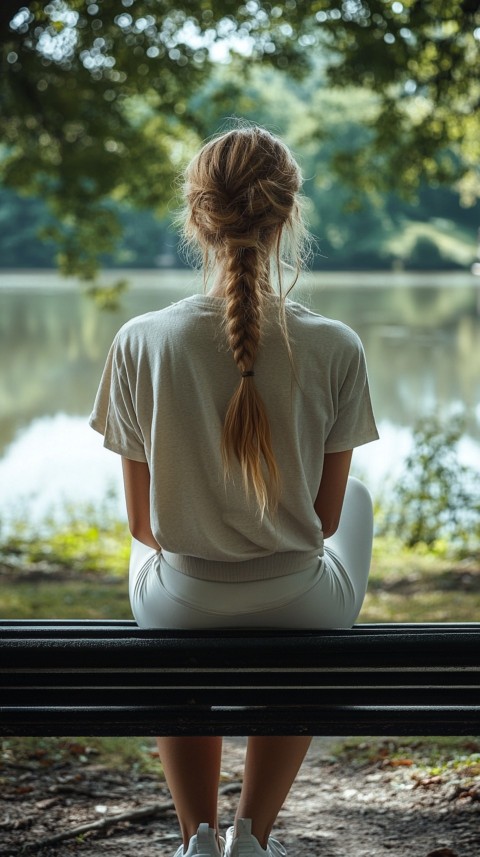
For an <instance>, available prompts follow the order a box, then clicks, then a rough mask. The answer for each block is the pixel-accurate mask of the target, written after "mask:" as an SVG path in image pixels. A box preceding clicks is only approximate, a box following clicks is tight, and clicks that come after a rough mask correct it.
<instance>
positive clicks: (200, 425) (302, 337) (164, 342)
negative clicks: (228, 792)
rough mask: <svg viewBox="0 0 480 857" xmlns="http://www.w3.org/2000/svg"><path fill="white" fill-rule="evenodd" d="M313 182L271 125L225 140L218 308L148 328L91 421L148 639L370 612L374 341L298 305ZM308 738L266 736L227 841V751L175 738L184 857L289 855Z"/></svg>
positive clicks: (214, 281)
mask: <svg viewBox="0 0 480 857" xmlns="http://www.w3.org/2000/svg"><path fill="white" fill-rule="evenodd" d="M300 187H301V174H300V170H299V167H298V165H297V163H296V162H295V160H294V158H293V157H292V155H291V153H290V151H289V150H288V149H287V147H286V146H285V145H284V144H283V143H282V142H281V141H280V140H279V139H278V138H276V137H275V136H273V135H272V134H270V133H269V132H267V131H265V130H263V129H262V128H259V127H256V126H253V127H252V126H241V127H238V128H236V129H234V130H231V131H229V132H227V133H224V134H221V135H220V136H218V137H217V138H215V139H213V140H211V141H210V142H208V143H207V144H206V145H205V146H204V147H203V148H202V149H201V151H200V152H199V153H198V155H197V156H196V157H195V158H194V159H193V161H192V162H191V163H190V165H189V166H188V168H187V171H186V177H185V200H186V206H185V214H184V236H185V238H186V240H187V242H189V243H190V244H191V245H195V246H196V247H197V248H199V249H200V251H201V254H202V256H203V263H204V271H205V289H204V292H205V293H204V294H197V295H193V296H192V297H188V298H185V299H183V300H180V301H178V302H177V303H174V304H172V305H171V306H169V307H167V308H166V309H163V310H160V311H158V312H151V313H147V314H146V315H142V316H139V317H137V318H134V319H132V320H131V321H129V322H127V323H126V324H125V325H124V326H123V327H122V329H121V330H120V331H119V333H118V334H117V336H116V337H115V340H114V343H113V345H112V348H111V350H110V353H109V356H108V359H107V363H106V367H105V370H104V373H103V377H102V380H101V384H100V389H99V392H98V395H97V399H96V402H95V406H94V411H93V414H92V417H91V425H92V426H93V428H94V429H96V430H97V431H99V432H101V433H102V434H103V435H104V438H105V446H106V447H107V448H108V449H111V450H113V451H114V452H117V453H119V454H120V455H121V456H122V460H123V474H124V482H125V494H126V503H127V511H128V519H129V525H130V530H131V532H132V535H133V537H134V538H133V545H132V553H131V563H130V599H131V605H132V611H133V614H134V616H135V619H136V620H137V622H138V624H139V626H140V627H142V628H191V629H207V628H208V629H212V628H277V629H278V628H290V629H320V628H345V627H350V626H351V625H352V624H353V623H354V621H355V619H356V617H357V615H358V613H359V611H360V608H361V605H362V601H363V599H364V595H365V590H366V586H367V579H368V572H369V566H370V558H371V545H372V529H373V523H372V504H371V500H370V496H369V494H368V492H367V490H366V488H365V487H364V486H363V485H362V483H361V482H359V481H358V480H356V479H352V478H350V479H349V477H348V473H349V468H350V461H351V456H352V449H353V447H355V446H359V445H361V444H364V443H368V442H369V441H372V440H375V439H376V438H377V432H376V428H375V423H374V418H373V415H372V409H371V404H370V397H369V391H368V382H367V372H366V367H365V359H364V354H363V349H362V345H361V343H360V341H359V338H358V336H357V335H356V334H355V333H354V332H353V331H352V330H351V329H350V328H348V327H346V326H345V325H344V324H342V323H340V322H338V321H332V320H330V319H327V318H324V317H323V316H320V315H317V314H315V313H313V312H311V311H310V310H308V309H306V308H305V307H304V306H302V305H301V304H299V303H296V302H293V301H290V300H286V297H285V292H284V288H283V279H284V267H288V268H289V269H291V266H293V268H294V270H295V281H296V279H297V277H298V274H299V271H300V266H301V263H302V261H303V256H304V250H305V246H306V244H307V243H308V242H307V233H306V230H305V227H304V225H303V222H302V217H301V209H300V199H299V192H300ZM286 261H288V262H289V263H290V265H288V266H286V264H285V262H286ZM207 280H208V283H209V290H207V288H208V285H207ZM325 540H326V541H325ZM309 743H310V738H308V737H303V736H302V737H298V736H291V737H265V736H254V737H250V738H249V739H248V747H247V753H246V761H245V772H244V779H243V787H242V792H241V795H240V799H239V805H238V811H237V814H236V818H235V820H234V823H233V826H232V827H231V828H230V829H229V830H228V831H227V841H226V845H225V843H224V841H223V839H222V838H221V837H219V836H218V834H217V795H218V783H219V776H220V757H221V747H222V739H221V738H220V737H218V738H217V737H191V738H184V737H179V738H178V737H177V738H174V737H162V738H159V739H158V747H159V753H160V758H161V761H162V765H163V769H164V772H165V777H166V780H167V783H168V786H169V788H170V791H171V793H172V797H173V800H174V802H175V807H176V810H177V814H178V818H179V822H180V827H181V830H182V834H183V846H180V847H179V849H178V851H177V855H178V857H182V855H184V857H187V855H188V857H193V855H202V857H219V854H220V853H222V851H223V849H224V848H225V853H226V855H227V857H242V855H247V854H248V855H250V857H255V855H257V856H258V857H262V855H263V857H267V855H268V857H279V855H283V854H285V851H284V849H283V847H282V846H281V845H280V843H279V842H278V841H277V840H276V839H274V838H273V837H271V836H270V831H271V829H272V826H273V824H274V821H275V819H276V817H277V814H278V812H279V810H280V808H281V806H282V804H283V802H284V800H285V798H286V796H287V794H288V792H289V790H290V787H291V785H292V783H293V781H294V778H295V776H296V774H297V772H298V769H299V767H300V765H301V763H302V760H303V758H304V756H305V753H306V751H307V748H308V746H309ZM292 857H293V855H292Z"/></svg>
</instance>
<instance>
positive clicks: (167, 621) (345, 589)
mask: <svg viewBox="0 0 480 857" xmlns="http://www.w3.org/2000/svg"><path fill="white" fill-rule="evenodd" d="M372 538H373V512H372V501H371V498H370V494H369V493H368V491H367V489H366V488H365V486H364V485H363V483H362V482H360V481H359V480H358V479H355V478H354V477H350V478H349V480H348V485H347V490H346V493H345V500H344V503H343V509H342V514H341V518H340V523H339V526H338V529H337V532H336V533H335V535H333V536H332V537H331V538H330V539H327V540H326V541H325V546H324V550H325V554H324V556H323V557H320V558H319V559H318V560H317V561H316V562H315V563H313V564H312V565H311V566H310V567H309V568H307V569H305V570H304V571H301V572H295V573H294V574H288V575H285V576H283V577H275V578H270V579H268V580H254V581H248V582H245V583H218V582H216V581H210V580H199V579H197V578H194V577H190V576H188V575H186V574H184V573H182V572H180V571H177V570H176V569H174V568H172V567H171V566H170V565H169V564H168V563H167V562H166V560H165V558H164V557H163V556H162V554H161V553H158V552H157V551H155V550H153V548H150V547H147V546H146V545H144V544H142V543H141V542H138V541H137V540H136V539H133V542H132V552H131V557H130V583H129V589H130V603H131V607H132V612H133V615H134V617H135V619H136V621H137V624H138V625H139V626H140V627H141V628H184V629H196V628H198V629H202V628H203V629H209V628H210V629H214V628H290V629H295V628H296V629H306V630H308V629H320V628H349V627H351V626H352V625H353V623H354V622H355V619H356V618H357V616H358V614H359V612H360V609H361V606H362V603H363V599H364V597H365V592H366V589H367V582H368V573H369V570H370V560H371V554H372ZM226 566H227V567H228V563H226Z"/></svg>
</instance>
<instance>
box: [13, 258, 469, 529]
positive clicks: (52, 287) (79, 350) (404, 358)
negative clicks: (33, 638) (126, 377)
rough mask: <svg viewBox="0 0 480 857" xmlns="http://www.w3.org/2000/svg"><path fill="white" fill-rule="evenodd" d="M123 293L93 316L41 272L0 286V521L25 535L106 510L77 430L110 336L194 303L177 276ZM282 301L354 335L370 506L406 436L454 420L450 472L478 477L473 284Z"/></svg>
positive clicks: (403, 282)
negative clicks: (458, 426)
mask: <svg viewBox="0 0 480 857" xmlns="http://www.w3.org/2000/svg"><path fill="white" fill-rule="evenodd" d="M125 274H126V276H128V278H129V280H130V283H131V287H130V290H129V291H128V293H127V294H126V295H125V296H124V298H123V299H122V306H121V308H120V309H118V310H116V311H103V310H99V309H98V308H97V306H96V305H95V303H94V302H93V301H92V300H91V299H90V298H88V297H87V296H86V295H85V294H83V293H82V292H81V289H80V288H79V287H78V284H77V283H76V282H75V281H71V280H64V279H61V278H60V277H59V276H58V274H56V273H55V272H50V271H42V272H36V273H35V272H19V271H16V272H4V273H2V274H1V275H0V519H1V520H3V521H4V522H5V521H7V522H8V519H9V517H10V516H11V515H13V516H15V515H18V514H22V515H23V516H25V517H26V519H27V520H29V521H31V522H36V521H39V520H41V519H42V517H44V516H45V515H46V514H47V513H49V514H52V515H53V516H57V517H60V518H61V516H62V514H63V512H64V509H65V506H66V505H68V504H70V503H72V504H78V503H80V502H81V503H85V502H88V503H92V505H93V506H98V507H99V508H100V507H101V506H102V502H103V501H104V499H105V497H106V496H107V495H109V494H113V495H116V496H118V501H116V502H117V503H118V510H119V514H122V515H123V502H122V499H121V498H122V486H121V476H120V462H119V459H118V457H117V456H116V455H114V454H113V453H110V452H108V451H105V450H104V449H103V447H102V439H101V437H100V436H99V435H97V434H96V432H93V431H92V430H91V429H90V428H89V427H88V425H87V417H88V414H89V413H90V410H91V407H92V403H93V399H94V396H95V392H96V389H97V385H98V381H99V378H100V375H101V371H102V368H103V364H104V361H105V357H106V354H107V351H108V348H109V346H110V344H111V341H112V339H113V337H114V335H115V333H116V331H117V330H118V328H119V327H120V326H121V325H122V324H123V323H124V321H126V320H127V319H128V318H131V317H132V316H134V315H139V314H141V313H143V312H148V311H150V310H154V309H160V308H162V307H163V306H166V305H167V304H169V303H171V302H172V301H175V300H179V299H180V298H182V297H184V296H186V295H188V294H192V293H193V292H198V291H201V289H202V284H201V279H200V278H199V276H198V275H196V274H191V273H189V272H181V271H175V272H168V271H130V272H120V273H118V272H107V273H106V275H105V279H106V280H109V279H113V278H116V277H117V276H124V275H125ZM292 297H293V298H294V299H295V298H296V299H298V300H301V301H302V302H304V303H306V304H307V305H308V306H310V308H311V309H313V310H314V311H316V312H320V313H322V314H323V315H326V316H329V317H332V318H338V319H341V320H342V321H344V322H345V323H346V324H348V325H350V326H351V327H353V328H354V329H355V330H356V331H357V332H358V333H359V335H360V337H361V339H362V341H363V344H364V347H365V351H366V355H367V362H368V367H369V376H370V386H371V392H372V399H373V403H374V410H375V414H376V418H377V422H378V425H379V430H380V434H381V440H380V441H379V442H378V443H374V444H369V445H367V446H366V447H363V448H360V449H359V450H357V451H356V453H355V456H354V472H357V473H358V474H359V475H361V476H362V477H363V478H365V480H366V481H367V483H368V484H369V486H370V488H371V490H372V491H373V493H374V494H380V493H381V491H383V490H385V487H386V486H387V487H388V485H389V484H393V482H394V480H395V479H398V478H399V476H400V474H401V471H402V466H403V462H404V460H405V456H406V455H407V453H408V451H409V449H410V446H411V437H412V428H413V427H414V426H415V425H416V424H418V422H419V420H421V419H422V418H423V417H425V416H427V415H429V414H431V413H436V414H438V415H439V416H440V417H442V418H443V419H444V420H448V419H449V418H450V417H451V416H452V415H453V414H455V413H458V412H462V413H464V414H465V420H466V431H465V436H464V437H463V439H462V441H461V444H460V448H459V452H460V457H461V459H462V460H463V461H464V462H465V463H467V464H468V465H469V466H471V467H473V468H477V469H480V404H479V403H480V278H478V277H474V276H473V275H471V274H469V273H451V272H449V273H441V274H439V273H435V272H433V273H431V274H419V275H416V274H408V275H406V274H403V273H389V272H380V273H378V272H376V273H374V274H371V273H364V272H362V273H361V274H356V273H341V274H338V273H323V274H318V273H315V274H309V275H306V276H305V277H304V279H303V281H302V283H301V285H299V286H297V287H296V289H295V290H294V292H293V294H292Z"/></svg>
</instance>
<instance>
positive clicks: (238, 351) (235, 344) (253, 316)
mask: <svg viewBox="0 0 480 857" xmlns="http://www.w3.org/2000/svg"><path fill="white" fill-rule="evenodd" d="M258 257H259V254H258V250H257V248H255V247H250V248H246V249H240V250H238V249H235V248H230V249H228V248H227V255H226V275H227V280H226V287H225V294H226V307H225V330H226V334H227V341H228V344H229V346H230V349H231V351H232V354H233V358H234V360H235V363H236V364H237V366H238V368H239V370H240V371H241V372H242V373H244V372H249V373H250V372H252V373H253V367H254V365H255V358H256V356H257V352H258V349H259V346H260V338H261V321H262V302H263V301H262V292H261V291H260V289H258V287H257V283H258V280H259V272H258V269H259V258H258ZM232 455H233V456H235V458H236V459H237V460H238V461H239V463H240V467H241V470H242V480H243V485H244V488H245V492H246V494H247V496H248V495H249V493H250V489H251V487H253V491H254V494H255V499H256V501H257V505H258V508H259V511H260V516H261V517H263V515H264V514H265V511H266V510H268V511H269V512H270V513H272V514H273V513H274V512H275V510H276V508H277V505H278V498H279V494H280V472H279V469H278V466H277V463H276V460H275V456H274V454H273V450H272V437H271V431H270V424H269V420H268V415H267V412H266V409H265V405H264V403H263V400H262V397H261V396H260V393H259V392H258V390H257V387H256V385H255V382H254V378H253V374H252V375H250V374H249V375H247V376H242V377H241V378H240V381H239V385H238V387H237V390H236V391H235V393H234V394H233V396H232V398H231V400H230V402H229V405H228V409H227V413H226V415H225V420H224V424H223V435H222V458H223V464H224V470H225V474H226V475H227V476H228V474H229V472H230V463H231V457H232ZM262 462H264V463H265V465H266V469H267V474H268V480H266V479H265V475H264V470H263V466H262Z"/></svg>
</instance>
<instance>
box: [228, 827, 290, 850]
mask: <svg viewBox="0 0 480 857" xmlns="http://www.w3.org/2000/svg"><path fill="white" fill-rule="evenodd" d="M237 830H238V836H237V837H236V838H235V833H234V828H233V827H229V828H228V830H227V839H226V845H225V857H286V854H287V852H286V851H285V848H284V847H283V845H281V844H280V842H279V841H278V839H274V838H273V836H269V837H268V843H267V848H266V849H265V848H262V846H261V845H260V843H259V841H258V839H257V837H256V836H254V835H253V833H252V822H251V820H250V819H249V818H239V819H238V822H237Z"/></svg>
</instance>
